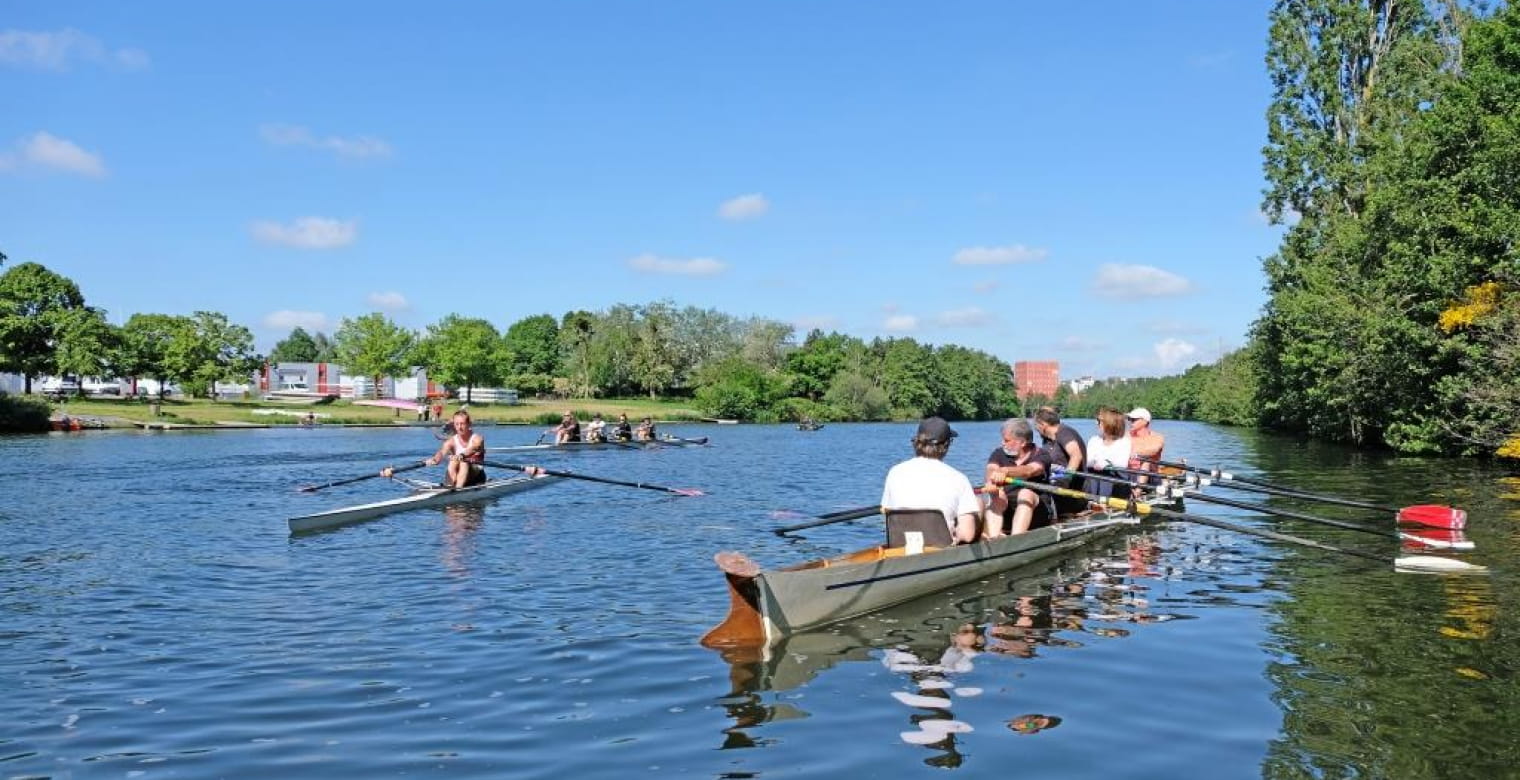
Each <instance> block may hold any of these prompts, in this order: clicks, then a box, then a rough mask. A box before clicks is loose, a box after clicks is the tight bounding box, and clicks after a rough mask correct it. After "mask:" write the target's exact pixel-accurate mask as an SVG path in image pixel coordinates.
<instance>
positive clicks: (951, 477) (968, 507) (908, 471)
mask: <svg viewBox="0 0 1520 780" xmlns="http://www.w3.org/2000/svg"><path fill="white" fill-rule="evenodd" d="M881 506H882V508H883V509H938V510H939V511H940V513H941V514H943V515H944V516H945V524H946V525H947V526H949V527H950V530H951V532H952V533H953V532H954V531H955V519H956V518H957V517H960V516H961V515H968V514H976V513H979V512H981V511H982V501H981V499H979V498H977V497H976V490H975V489H973V488H972V487H971V480H969V479H967V478H966V475H965V474H962V473H960V472H959V471H956V470H955V469H953V468H951V467H950V466H949V465H946V463H945V462H944V461H942V460H935V459H934V458H913V459H911V460H905V461H903V462H902V463H899V464H897V465H896V466H893V467H892V470H891V471H888V472H887V481H886V484H884V485H882V488H881Z"/></svg>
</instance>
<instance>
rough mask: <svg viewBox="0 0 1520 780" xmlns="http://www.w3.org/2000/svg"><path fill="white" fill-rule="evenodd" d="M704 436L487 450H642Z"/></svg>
mask: <svg viewBox="0 0 1520 780" xmlns="http://www.w3.org/2000/svg"><path fill="white" fill-rule="evenodd" d="M706 443H707V437H706V436H699V437H697V438H695V439H681V438H677V437H675V436H661V437H660V438H658V439H655V440H653V441H572V442H566V443H564V444H521V445H518V446H515V447H487V448H486V451H487V452H582V451H586V450H644V449H655V448H658V447H700V446H702V445H704V444H706Z"/></svg>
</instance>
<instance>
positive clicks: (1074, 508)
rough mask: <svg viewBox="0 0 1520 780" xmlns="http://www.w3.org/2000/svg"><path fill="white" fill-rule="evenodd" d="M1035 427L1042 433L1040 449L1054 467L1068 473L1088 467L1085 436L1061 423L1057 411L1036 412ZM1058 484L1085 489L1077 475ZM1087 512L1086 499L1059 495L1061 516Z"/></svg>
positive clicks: (1048, 408) (1044, 408) (1057, 505)
mask: <svg viewBox="0 0 1520 780" xmlns="http://www.w3.org/2000/svg"><path fill="white" fill-rule="evenodd" d="M1034 427H1035V428H1036V429H1038V430H1039V432H1040V438H1041V439H1042V440H1043V443H1042V444H1041V447H1042V448H1043V449H1044V450H1045V451H1046V452H1047V453H1049V454H1050V462H1051V465H1052V466H1054V467H1056V468H1059V469H1064V470H1066V471H1067V472H1075V471H1081V470H1082V469H1085V468H1087V442H1085V441H1083V440H1082V434H1080V433H1077V431H1076V429H1075V428H1072V427H1071V426H1070V425H1067V424H1065V423H1063V422H1061V415H1059V414H1057V413H1056V410H1055V409H1052V408H1051V407H1049V406H1042V407H1040V410H1039V411H1037V412H1035V413H1034ZM1059 484H1061V485H1062V486H1063V487H1068V488H1071V489H1072V490H1082V478H1081V477H1078V476H1075V475H1072V476H1068V477H1066V478H1065V480H1061V481H1059ZM1085 509H1087V500H1086V499H1083V498H1069V497H1067V496H1056V512H1057V513H1059V514H1063V515H1074V514H1076V513H1078V512H1081V511H1083V510H1085Z"/></svg>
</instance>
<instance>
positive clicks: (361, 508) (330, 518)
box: [288, 477, 559, 533]
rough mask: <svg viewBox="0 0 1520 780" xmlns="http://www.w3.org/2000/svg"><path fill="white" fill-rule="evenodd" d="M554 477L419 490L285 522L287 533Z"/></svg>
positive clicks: (492, 494)
mask: <svg viewBox="0 0 1520 780" xmlns="http://www.w3.org/2000/svg"><path fill="white" fill-rule="evenodd" d="M558 479H559V478H558V477H537V478H529V477H511V478H509V479H493V480H489V481H487V482H485V483H483V484H480V485H475V486H474V487H467V488H459V489H457V490H456V489H448V488H438V487H432V488H422V489H417V490H416V492H414V493H412V494H411V495H409V496H402V497H401V498H392V499H388V500H386V501H376V502H374V503H372V504H360V505H358V506H351V507H344V508H342V509H333V510H330V511H327V512H318V513H317V514H312V515H302V516H300V517H292V518H290V520H289V521H288V522H289V524H290V532H291V533H300V532H303V531H318V530H325V529H328V528H337V527H338V526H343V525H348V524H350V523H357V522H361V521H364V520H373V519H374V518H377V517H382V516H384V515H388V514H393V513H395V512H405V511H408V510H411V509H421V508H423V507H437V506H448V505H450V504H461V503H466V502H472V501H488V500H491V499H494V498H498V497H500V496H504V495H508V494H511V493H521V492H523V491H525V490H532V489H534V488H539V487H543V486H545V485H548V484H550V483H552V482H557V481H558Z"/></svg>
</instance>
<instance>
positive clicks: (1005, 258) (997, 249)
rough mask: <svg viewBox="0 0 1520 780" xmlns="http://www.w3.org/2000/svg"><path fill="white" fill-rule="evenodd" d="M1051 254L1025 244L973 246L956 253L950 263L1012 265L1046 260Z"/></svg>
mask: <svg viewBox="0 0 1520 780" xmlns="http://www.w3.org/2000/svg"><path fill="white" fill-rule="evenodd" d="M1049 254H1050V252H1048V251H1046V250H1044V249H1040V248H1037V247H1027V246H1024V245H1023V244H1010V245H1009V246H971V247H966V248H965V249H962V250H960V251H959V252H956V253H955V256H954V257H952V258H950V261H951V262H953V263H955V264H956V265H1012V264H1013V263H1035V262H1039V261H1041V260H1044V259H1045V258H1046V256H1048V255H1049Z"/></svg>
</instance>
